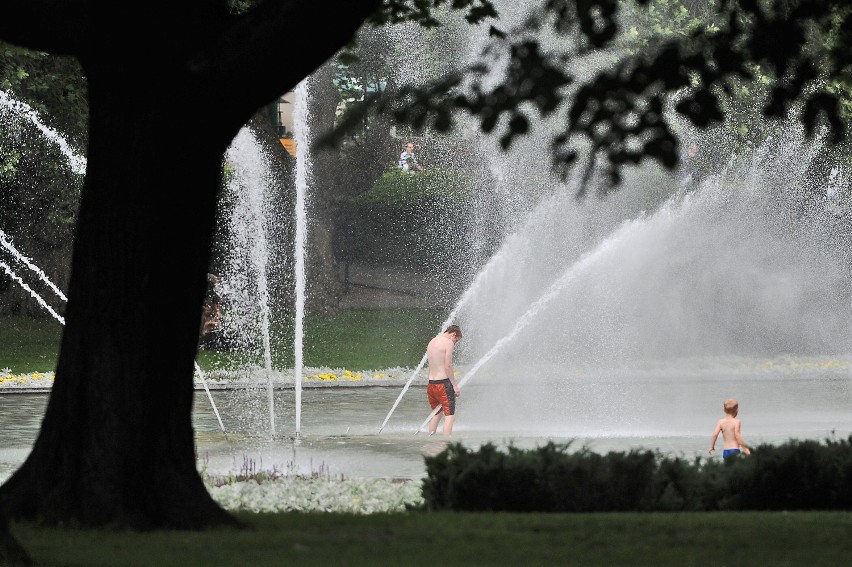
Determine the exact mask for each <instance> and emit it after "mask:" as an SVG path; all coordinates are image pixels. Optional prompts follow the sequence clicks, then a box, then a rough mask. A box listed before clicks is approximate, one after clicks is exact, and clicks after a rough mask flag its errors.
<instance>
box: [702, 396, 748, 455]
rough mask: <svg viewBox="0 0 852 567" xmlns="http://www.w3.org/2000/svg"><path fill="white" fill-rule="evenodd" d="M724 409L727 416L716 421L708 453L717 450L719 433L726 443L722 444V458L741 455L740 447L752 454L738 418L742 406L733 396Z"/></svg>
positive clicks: (746, 452)
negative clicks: (741, 431)
mask: <svg viewBox="0 0 852 567" xmlns="http://www.w3.org/2000/svg"><path fill="white" fill-rule="evenodd" d="M722 409H724V410H725V417H723V418H722V419H720V420H719V421H718V422H716V429H714V430H713V437H711V438H710V448H709V449H708V450H707V452H708V453H713V451H715V450H716V439H717V438H718V437H719V433H721V434H722V439H723V440H724V445H723V446H722V449H723V450H722V458H723V459H727V458H728V457H731V456H733V455H739V454H740V449H742V452H743V453H745V454H746V455H750V454H751V450H750V449H749V448H748V445H746V442H745V440H744V439H743V436H742V434H741V433H740V426H741V423H740V420H739V419H737V413H739V410H740V407H739V404H738V403H737V400H735V399H733V398H731V399H729V400H725V403H724V405H723V406H722Z"/></svg>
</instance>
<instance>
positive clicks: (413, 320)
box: [198, 309, 444, 370]
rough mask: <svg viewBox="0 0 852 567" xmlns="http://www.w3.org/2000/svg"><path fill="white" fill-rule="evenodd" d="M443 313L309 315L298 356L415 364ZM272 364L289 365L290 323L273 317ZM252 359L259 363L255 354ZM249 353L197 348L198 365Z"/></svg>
mask: <svg viewBox="0 0 852 567" xmlns="http://www.w3.org/2000/svg"><path fill="white" fill-rule="evenodd" d="M443 317H444V314H442V313H437V312H435V311H427V310H420V309H352V310H349V311H344V312H342V313H340V314H339V315H335V316H331V315H308V316H306V317H305V321H304V337H303V356H304V365H305V366H309V367H322V366H327V367H329V368H348V369H350V370H375V369H382V368H393V367H397V366H402V367H414V366H417V364H418V363H419V362H420V359H421V358H422V357H423V353H425V352H426V343H428V342H429V339H431V338H432V337H433V336H435V333H437V332H438V330H439V329H438V327H439V326H440V325H441V322H442V319H443ZM270 335H271V336H272V337H274V345H273V348H272V365H273V367H275V368H292V367H293V359H294V346H293V344H294V340H293V336H294V324H293V321H292V319H289V320H287V319H285V320H283V321H274V322H273V327H272V329H271V331H270ZM254 358H255V359H256V360H255V362H257V363H259V364H260V363H262V359H260V358H259V357H258V355H254ZM251 359H252V357H251V356H249V357H245V356H237V355H235V354H233V353H227V352H216V351H207V350H202V351H201V352H200V353H199V356H198V363H199V365H200V366H201V367H202V368H203V369H205V370H208V369H215V368H223V369H231V368H239V367H241V366H244V365H245V364H246V362H248V361H250V360H251Z"/></svg>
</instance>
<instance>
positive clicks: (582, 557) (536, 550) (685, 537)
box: [13, 512, 852, 567]
mask: <svg viewBox="0 0 852 567" xmlns="http://www.w3.org/2000/svg"><path fill="white" fill-rule="evenodd" d="M238 517H239V518H240V519H241V520H243V521H244V522H247V523H249V524H250V525H251V526H252V528H253V529H251V530H245V531H232V530H211V531H206V532H166V531H156V532H149V533H126V532H118V531H111V530H97V531H96V530H73V529H67V530H66V529H45V528H39V527H36V526H34V525H32V524H14V525H13V533H14V534H15V536H16V537H17V538H18V539H19V541H20V542H21V543H22V544H23V545H24V547H25V549H27V551H28V552H29V553H30V555H31V558H32V559H34V560H35V561H36V563H37V564H38V565H50V566H51V567H107V566H109V567H116V566H121V567H137V566H138V567H142V566H145V567H149V566H154V565H156V566H157V567H170V566H179V567H195V566H198V567H201V566H204V567H219V566H222V567H226V566H227V567H234V566H242V565H245V566H248V567H265V566H273V565H274V566H280V565H300V566H311V565H317V566H323V567H327V566H329V565H343V566H347V567H349V566H360V565H365V566H367V565H369V566H371V567H374V566H377V565H379V566H395V567H396V566H405V567H411V566H424V567H426V566H428V567H435V565H447V566H453V565H465V566H478V565H483V566H485V565H487V566H494V565H511V566H517V567H520V566H525V567H526V566H538V565H542V566H547V567H561V566H565V565H584V566H585V565H588V566H597V565H608V566H609V565H614V566H631V567H634V566H644V565H648V566H652V567H661V566H673V567H674V566H676V567H683V566H690V565H725V566H726V567H730V566H740V565H742V566H748V567H755V566H773V567H778V566H784V565H790V566H804V565H807V566H808V567H815V566H823V565H825V566H832V567H835V566H838V565H848V562H849V557H850V554H852V538H850V537H849V534H850V533H852V513H849V512H793V513H787V512H700V513H699V512H691V513H608V514H604V513H593V514H533V513H529V514H509V513H453V512H411V513H397V514H372V515H363V516H358V515H344V514H323V513H310V514H304V513H281V514H248V513H241V514H239V515H238Z"/></svg>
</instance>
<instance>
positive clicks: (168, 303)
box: [0, 0, 377, 529]
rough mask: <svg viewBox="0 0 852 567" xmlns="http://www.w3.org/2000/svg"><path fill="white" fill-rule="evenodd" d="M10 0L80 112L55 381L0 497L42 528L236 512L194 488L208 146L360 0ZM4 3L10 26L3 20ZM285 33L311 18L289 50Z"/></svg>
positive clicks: (7, 32) (341, 37)
mask: <svg viewBox="0 0 852 567" xmlns="http://www.w3.org/2000/svg"><path fill="white" fill-rule="evenodd" d="M20 4H21V6H20V7H19V6H17V3H16V5H14V6H6V7H4V8H3V10H2V11H0V12H3V13H0V37H4V36H5V37H8V38H9V39H10V40H12V41H15V42H17V43H21V44H23V45H25V46H29V47H37V48H44V49H55V50H57V51H60V52H64V53H71V54H74V55H77V56H78V57H79V58H80V61H81V63H82V64H83V67H84V69H85V72H86V75H87V79H88V84H89V89H90V92H89V104H90V120H91V124H90V136H89V144H90V145H89V149H88V167H87V174H86V181H85V185H84V188H83V196H82V202H81V206H80V217H79V222H78V225H77V234H76V238H75V242H74V255H73V261H72V273H71V278H70V284H69V290H68V298H69V300H68V305H67V309H66V325H65V329H64V334H63V338H62V346H61V352H60V357H59V363H58V367H57V370H56V380H55V382H54V386H53V391H52V392H51V394H50V401H49V403H48V406H47V410H46V413H45V417H44V420H43V422H42V427H41V431H40V433H39V436H38V439H37V440H36V442H35V445H34V446H33V449H32V452H31V453H30V455H29V456H28V458H27V460H26V461H25V463H24V464H23V465H22V466H21V468H20V469H19V470H18V471H16V472H15V474H14V475H13V476H12V477H11V478H10V479H9V480H8V481H7V482H6V483H5V484H4V485H3V486H2V487H0V510H2V511H3V512H4V513H5V514H8V515H9V516H10V517H12V518H23V519H36V518H38V519H44V520H46V521H48V522H52V523H59V522H73V521H77V522H81V523H82V524H84V525H103V524H117V525H124V526H129V527H135V528H154V527H172V528H190V529H191V528H201V527H204V526H211V525H221V524H233V525H235V524H236V522H235V520H234V519H233V518H232V517H231V516H230V515H229V514H228V513H227V512H225V511H224V510H223V509H222V508H220V507H219V506H218V505H217V504H216V503H215V502H214V501H213V500H212V498H211V497H210V495H209V493H208V492H207V490H206V488H205V487H204V485H203V482H202V480H201V477H200V475H199V473H198V470H197V468H196V455H195V447H194V432H193V429H192V400H193V395H194V391H193V367H194V364H193V361H194V359H195V355H196V349H197V346H198V331H199V322H200V317H201V305H202V300H203V297H204V292H205V285H206V284H205V282H206V272H207V268H208V265H209V260H210V258H209V255H210V245H211V237H212V234H213V228H214V221H215V213H216V202H217V194H218V191H219V189H220V187H221V166H222V157H223V155H224V152H225V150H226V149H227V147H228V145H229V144H230V142H231V140H232V139H233V137H234V135H236V133H237V132H238V130H239V128H240V127H241V126H242V125H243V124H244V123H246V122H247V121H248V120H249V118H250V117H251V116H252V114H254V112H255V111H256V110H257V109H258V108H259V107H260V106H262V105H263V104H264V103H267V102H269V101H270V100H273V99H274V98H275V97H276V96H278V95H279V94H280V93H283V92H286V91H287V90H289V89H290V88H292V87H293V86H295V85H296V84H297V83H298V82H299V81H300V80H301V79H302V78H303V77H304V76H305V75H306V74H307V73H308V72H310V71H311V70H313V69H314V68H316V67H317V66H318V65H319V64H320V63H322V62H323V61H324V60H325V59H327V58H328V57H329V56H331V55H332V54H333V53H334V52H335V51H336V50H337V49H338V48H339V47H340V46H341V45H342V44H343V43H345V42H346V41H348V40H349V39H350V38H351V37H352V34H353V33H354V31H355V30H356V29H357V27H358V25H359V24H360V22H362V21H363V19H364V18H365V17H366V16H367V15H368V14H369V12H370V11H371V10H372V9H374V8H375V7H376V5H377V1H376V0H365V1H362V2H318V1H316V0H310V1H303V2H298V1H283V0H282V1H281V2H267V3H266V5H265V11H264V12H262V13H259V14H257V15H256V16H254V17H253V18H248V19H246V18H233V17H232V16H229V15H228V14H227V13H226V12H224V11H218V8H221V7H223V6H224V3H223V2H220V1H218V0H187V1H186V2H184V3H181V4H179V5H175V6H171V5H170V6H169V7H168V8H163V11H158V10H157V9H156V8H155V7H154V8H152V7H151V6H152V5H151V4H150V3H147V2H146V3H140V4H138V5H127V4H124V3H120V4H114V3H104V2H89V3H75V4H74V5H73V9H76V10H79V11H81V13H80V14H77V13H76V12H75V13H74V14H70V15H69V14H68V13H61V11H57V12H56V13H55V14H53V13H52V12H51V9H52V8H56V6H55V5H54V3H52V2H44V3H39V2H29V3H22V2H21V3H20ZM24 4H26V5H25V6H24ZM60 5H62V6H64V7H67V5H65V4H60ZM34 6H40V7H41V9H42V12H40V13H39V12H38V10H37V9H36V10H35V11H33V10H34V8H33V7H34ZM93 6H95V7H93ZM86 8H91V9H92V10H97V11H98V14H88V13H85V12H84V10H85V9H86ZM125 11H129V12H130V13H129V15H128V14H126V13H125ZM8 12H11V17H12V18H13V19H14V18H15V17H16V16H17V18H18V20H20V21H17V22H15V23H16V24H17V25H15V26H11V25H4V23H2V21H3V18H8V17H9V13H8ZM332 12H333V13H334V17H332V18H329V16H328V15H329V13H332ZM36 15H40V16H41V17H40V18H39V19H38V21H34V19H35V16H36ZM52 16H56V17H57V18H60V19H54V18H53V17H52ZM96 16H97V18H96ZM62 18H65V19H66V20H67V21H66V22H65V23H64V27H63V21H62ZM129 21H132V22H133V23H132V26H131V27H129V28H124V27H123V23H124V22H129ZM8 22H9V20H8V19H7V20H6V24H8ZM94 22H105V23H104V24H103V28H98V27H96V24H95V23H94ZM70 26H74V29H69V27H70ZM133 30H139V32H134V31H133ZM152 30H157V33H156V35H155V36H153V39H152V35H151V31H152ZM295 30H301V31H304V30H316V31H315V32H314V33H311V34H309V35H310V36H311V38H310V40H309V41H307V42H305V44H304V45H302V46H301V47H302V48H300V49H299V50H298V52H297V53H296V57H297V59H292V53H293V51H292V50H291V46H290V45H289V44H288V40H289V39H290V38H292V37H293V33H294V31H295ZM320 30H321V31H320ZM26 32H30V33H31V34H32V37H33V39H32V41H30V42H28V41H26V40H27V39H28V38H29V36H28V35H27V33H26ZM79 33H82V34H85V35H80V36H78V35H77V34H79ZM63 41H64V43H63ZM288 57H290V58H289V59H288ZM272 62H276V63H277V64H278V65H280V67H281V68H280V69H277V70H275V71H274V73H273V68H272V67H271V63H272Z"/></svg>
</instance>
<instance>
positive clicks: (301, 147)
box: [293, 79, 311, 437]
mask: <svg viewBox="0 0 852 567" xmlns="http://www.w3.org/2000/svg"><path fill="white" fill-rule="evenodd" d="M309 96H310V91H309V89H308V80H307V79H305V80H304V81H302V82H301V83H299V85H298V86H297V87H296V91H295V101H294V113H293V120H294V124H293V128H294V130H295V138H296V210H295V216H296V241H295V247H294V251H293V255H294V258H295V270H296V290H295V291H296V305H295V307H296V309H295V311H296V321H295V332H294V343H293V350H294V363H293V373H294V376H295V381H296V437H299V436H300V435H301V431H302V368H303V366H304V362H303V350H304V349H303V345H302V343H303V340H304V334H305V333H304V319H305V246H306V243H307V236H308V227H307V204H306V203H307V193H308V188H309V177H308V173H309V171H310V167H311V163H310V156H309V149H310V145H309V140H310V134H311V132H310V126H309V122H308V118H309V115H308V99H309Z"/></svg>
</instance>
